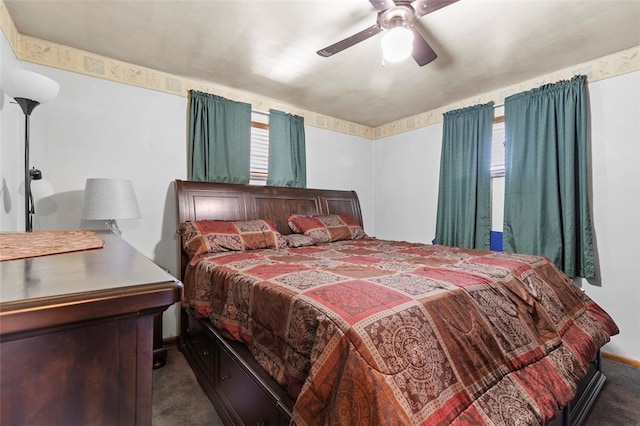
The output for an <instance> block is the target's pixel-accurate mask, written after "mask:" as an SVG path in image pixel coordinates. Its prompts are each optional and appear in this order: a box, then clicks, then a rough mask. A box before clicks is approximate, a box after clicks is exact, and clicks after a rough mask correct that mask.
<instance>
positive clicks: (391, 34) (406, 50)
mask: <svg viewBox="0 0 640 426" xmlns="http://www.w3.org/2000/svg"><path fill="white" fill-rule="evenodd" d="M381 44H382V56H383V57H384V60H385V61H388V62H399V61H402V60H404V59H407V58H408V57H409V56H410V55H411V51H412V49H413V32H411V30H410V29H409V28H407V27H406V26H404V25H402V26H397V27H394V28H391V29H390V30H389V31H388V32H387V33H386V34H385V35H384V37H382V42H381Z"/></svg>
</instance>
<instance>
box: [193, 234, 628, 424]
mask: <svg viewBox="0 0 640 426" xmlns="http://www.w3.org/2000/svg"><path fill="white" fill-rule="evenodd" d="M185 281H186V286H185V296H186V301H185V303H187V304H189V305H190V306H192V307H194V308H195V310H196V312H197V313H199V314H200V315H201V316H208V317H209V318H210V319H211V320H212V322H213V323H214V324H215V325H216V326H217V327H219V328H220V329H221V330H223V332H224V333H225V334H226V335H227V336H228V337H231V338H234V339H237V340H241V341H244V342H246V343H247V344H248V346H249V347H250V348H251V351H252V353H253V355H254V357H255V358H256V359H257V360H258V362H259V363H260V364H261V365H262V366H263V367H264V368H265V369H266V370H267V371H268V372H269V373H270V374H271V375H272V376H273V377H275V378H276V379H277V380H278V381H279V382H280V383H281V384H282V385H284V386H286V387H287V388H288V390H289V392H290V393H291V395H292V396H294V397H297V401H296V405H295V407H294V413H293V418H292V423H293V424H300V425H306V424H327V423H340V424H349V425H370V424H385V425H406V424H425V425H426V424H428V425H432V424H449V423H454V424H474V425H475V424H486V423H488V424H513V423H514V422H515V423H517V424H542V423H546V422H548V421H549V420H551V419H552V418H554V417H555V416H556V414H557V413H558V411H559V410H560V409H561V408H562V407H563V406H564V405H566V404H567V403H568V402H569V401H570V400H571V399H572V398H573V396H574V394H575V392H576V384H577V382H578V381H579V380H580V379H581V378H582V376H583V375H584V374H585V373H586V371H587V368H588V366H589V362H590V360H591V358H592V357H593V355H594V354H595V353H596V351H597V349H598V348H600V347H601V346H602V345H603V344H604V343H606V342H607V341H608V340H609V337H610V335H613V334H616V333H617V332H618V329H617V327H616V325H615V323H614V322H613V320H612V319H611V318H610V317H609V316H608V315H607V314H606V313H605V312H604V311H603V310H602V309H601V308H600V307H599V306H598V305H596V304H595V303H594V302H593V301H592V300H591V299H589V298H588V297H587V296H586V295H585V294H584V293H583V292H582V291H581V290H580V289H579V288H578V287H576V286H575V285H574V284H573V282H572V281H571V280H569V279H568V278H567V277H566V276H565V275H564V274H562V273H561V272H559V271H558V270H557V269H556V268H555V267H554V266H553V265H552V264H551V263H550V262H549V261H548V260H547V259H545V258H543V257H538V256H528V255H518V254H506V253H497V252H484V251H475V250H465V249H460V248H454V247H446V246H431V245H423V244H412V243H406V242H391V241H382V240H376V239H368V238H367V239H364V240H350V241H340V242H335V243H329V244H321V245H317V246H308V247H301V248H295V249H293V248H288V249H280V250H278V249H267V250H254V251H242V252H226V253H216V254H208V255H204V256H201V257H199V258H195V259H193V260H192V261H191V263H190V265H189V267H188V269H187V276H186V278H185ZM516 419H517V420H516Z"/></svg>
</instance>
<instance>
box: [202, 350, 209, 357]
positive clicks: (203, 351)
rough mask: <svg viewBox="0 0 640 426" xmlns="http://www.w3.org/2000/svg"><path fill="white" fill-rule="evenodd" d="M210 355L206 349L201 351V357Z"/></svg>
mask: <svg viewBox="0 0 640 426" xmlns="http://www.w3.org/2000/svg"><path fill="white" fill-rule="evenodd" d="M210 353H211V352H209V350H208V349H203V350H202V356H209V354H210Z"/></svg>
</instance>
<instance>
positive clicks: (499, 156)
mask: <svg viewBox="0 0 640 426" xmlns="http://www.w3.org/2000/svg"><path fill="white" fill-rule="evenodd" d="M500 109H502V110H504V107H501V108H500ZM499 113H502V114H504V113H503V112H502V111H499V109H498V108H496V117H495V118H494V119H493V135H492V139H491V177H500V176H504V170H505V152H504V143H505V138H504V115H498V114H499Z"/></svg>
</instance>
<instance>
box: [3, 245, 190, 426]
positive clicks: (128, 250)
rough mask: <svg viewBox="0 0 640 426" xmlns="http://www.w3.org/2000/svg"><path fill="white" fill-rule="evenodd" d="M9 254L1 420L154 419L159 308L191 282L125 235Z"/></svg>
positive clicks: (106, 422)
mask: <svg viewBox="0 0 640 426" xmlns="http://www.w3.org/2000/svg"><path fill="white" fill-rule="evenodd" d="M98 236H99V237H100V238H102V239H103V240H104V241H105V245H104V248H102V249H95V250H87V251H81V252H75V253H67V254H58V255H50V256H42V257H35V258H31V259H21V260H11V261H4V262H0V424H2V425H88V424H91V425H116V424H118V425H151V401H152V399H151V389H152V387H151V385H152V383H151V380H152V361H153V348H152V342H153V320H154V315H155V314H158V313H161V312H162V311H164V310H165V309H166V308H167V307H169V306H170V305H172V304H173V303H175V302H177V301H179V300H180V298H181V294H182V284H181V283H180V282H178V281H177V280H175V279H174V278H173V277H172V276H171V275H169V274H168V273H166V272H165V271H164V270H162V269H161V268H159V267H158V266H157V265H155V264H154V263H153V262H152V261H151V260H149V259H148V258H146V257H144V256H143V255H142V254H140V253H138V252H137V251H136V250H135V249H134V248H133V247H131V246H130V245H129V244H127V243H126V242H125V241H123V240H122V239H121V238H120V237H118V236H117V235H114V234H111V233H99V234H98Z"/></svg>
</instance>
